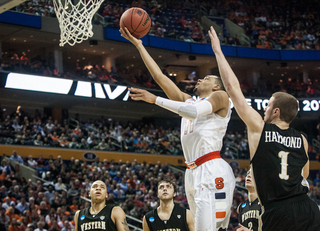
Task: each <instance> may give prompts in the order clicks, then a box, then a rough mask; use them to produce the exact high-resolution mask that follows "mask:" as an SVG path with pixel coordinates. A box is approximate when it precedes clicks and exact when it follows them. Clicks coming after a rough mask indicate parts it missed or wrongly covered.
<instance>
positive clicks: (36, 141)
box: [33, 134, 43, 146]
mask: <svg viewBox="0 0 320 231" xmlns="http://www.w3.org/2000/svg"><path fill="white" fill-rule="evenodd" d="M33 144H34V145H35V146H43V141H42V136H41V134H38V135H37V139H35V140H34V141H33Z"/></svg>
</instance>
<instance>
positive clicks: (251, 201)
mask: <svg viewBox="0 0 320 231" xmlns="http://www.w3.org/2000/svg"><path fill="white" fill-rule="evenodd" d="M245 184H246V188H247V189H248V199H247V200H246V201H245V202H243V203H241V204H239V206H238V214H239V215H238V220H239V226H240V227H239V228H238V229H237V231H258V228H259V217H260V215H261V206H260V202H259V200H258V195H257V192H256V189H255V188H254V182H253V180H252V173H251V169H249V170H248V172H247V176H246V182H245Z"/></svg>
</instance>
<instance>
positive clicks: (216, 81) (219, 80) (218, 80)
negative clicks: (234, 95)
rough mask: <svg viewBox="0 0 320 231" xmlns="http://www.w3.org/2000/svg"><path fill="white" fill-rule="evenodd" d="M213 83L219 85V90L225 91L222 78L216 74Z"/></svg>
mask: <svg viewBox="0 0 320 231" xmlns="http://www.w3.org/2000/svg"><path fill="white" fill-rule="evenodd" d="M215 83H216V84H218V85H220V90H222V91H225V90H226V89H225V88H224V85H223V82H222V79H221V78H220V77H219V76H216V78H215Z"/></svg>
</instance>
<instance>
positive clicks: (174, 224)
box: [145, 204, 189, 231]
mask: <svg viewBox="0 0 320 231" xmlns="http://www.w3.org/2000/svg"><path fill="white" fill-rule="evenodd" d="M145 219H146V221H147V224H148V227H149V229H150V231H189V227H188V224H187V210H186V209H185V208H182V207H180V206H179V205H176V204H175V205H174V207H173V210H172V212H171V216H170V218H169V220H166V221H164V220H161V219H160V217H159V216H158V212H157V209H154V210H152V211H150V212H148V213H147V214H146V215H145Z"/></svg>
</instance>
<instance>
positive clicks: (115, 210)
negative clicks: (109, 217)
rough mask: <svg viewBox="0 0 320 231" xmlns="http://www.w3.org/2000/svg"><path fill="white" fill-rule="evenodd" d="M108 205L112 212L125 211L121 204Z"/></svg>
mask: <svg viewBox="0 0 320 231" xmlns="http://www.w3.org/2000/svg"><path fill="white" fill-rule="evenodd" d="M106 207H107V208H108V209H110V210H111V211H112V214H119V213H124V211H123V209H122V208H121V207H120V206H115V205H106Z"/></svg>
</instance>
